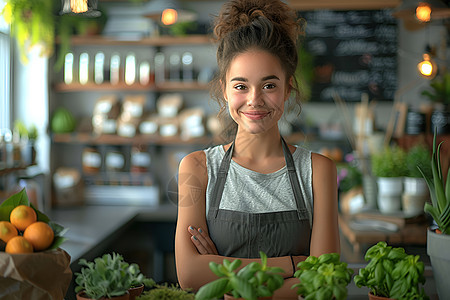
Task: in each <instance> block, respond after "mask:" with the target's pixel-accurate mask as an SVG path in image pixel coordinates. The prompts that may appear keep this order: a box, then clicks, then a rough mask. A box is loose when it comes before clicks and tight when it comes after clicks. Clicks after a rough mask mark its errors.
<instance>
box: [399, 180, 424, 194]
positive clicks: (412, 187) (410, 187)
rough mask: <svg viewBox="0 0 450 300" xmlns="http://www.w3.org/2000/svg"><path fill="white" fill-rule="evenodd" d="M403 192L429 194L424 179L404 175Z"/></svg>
mask: <svg viewBox="0 0 450 300" xmlns="http://www.w3.org/2000/svg"><path fill="white" fill-rule="evenodd" d="M403 193H404V194H406V195H416V196H429V195H430V192H429V190H428V185H427V182H426V181H425V179H423V178H415V177H405V178H404V179H403Z"/></svg>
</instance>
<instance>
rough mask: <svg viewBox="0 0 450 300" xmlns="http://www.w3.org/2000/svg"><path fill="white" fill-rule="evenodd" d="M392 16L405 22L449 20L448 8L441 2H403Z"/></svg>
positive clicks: (425, 0)
mask: <svg viewBox="0 0 450 300" xmlns="http://www.w3.org/2000/svg"><path fill="white" fill-rule="evenodd" d="M392 15H393V16H394V17H396V18H398V19H403V20H405V21H416V22H418V23H427V22H430V21H432V20H440V19H447V18H450V8H449V7H448V6H447V5H446V4H445V3H444V2H443V1H441V0H403V1H402V3H401V4H400V5H399V6H398V7H396V8H395V9H394V11H393V13H392Z"/></svg>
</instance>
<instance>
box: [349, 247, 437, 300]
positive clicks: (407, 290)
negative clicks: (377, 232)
mask: <svg viewBox="0 0 450 300" xmlns="http://www.w3.org/2000/svg"><path fill="white" fill-rule="evenodd" d="M364 258H365V260H367V261H369V263H368V264H367V266H366V267H365V268H361V269H359V274H357V275H355V277H354V282H355V285H356V286H357V287H363V286H365V287H368V288H369V290H370V292H369V299H376V298H375V297H373V296H377V297H378V298H379V297H385V298H387V299H405V300H406V299H429V298H428V296H427V295H426V294H425V290H424V288H423V286H421V285H423V284H424V283H425V276H424V270H425V265H424V263H423V262H422V261H420V257H419V255H408V254H407V253H406V252H405V249H404V248H402V247H398V248H393V247H391V246H388V245H387V243H386V242H378V243H377V244H376V245H374V246H372V247H370V248H369V249H368V250H367V251H366V254H365V256H364Z"/></svg>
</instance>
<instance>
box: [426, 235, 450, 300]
mask: <svg viewBox="0 0 450 300" xmlns="http://www.w3.org/2000/svg"><path fill="white" fill-rule="evenodd" d="M427 233H428V234H427V254H428V256H429V257H430V261H431V267H432V268H433V275H434V278H435V280H436V289H437V293H438V295H439V299H450V284H448V274H450V254H449V251H448V249H450V235H447V234H437V233H435V232H433V231H431V230H430V229H428V231H427Z"/></svg>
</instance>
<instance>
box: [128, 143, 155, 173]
mask: <svg viewBox="0 0 450 300" xmlns="http://www.w3.org/2000/svg"><path fill="white" fill-rule="evenodd" d="M150 162H151V157H150V153H148V152H147V151H145V150H143V149H139V148H137V147H134V148H133V149H132V150H131V172H135V173H146V172H148V170H149V167H150Z"/></svg>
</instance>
